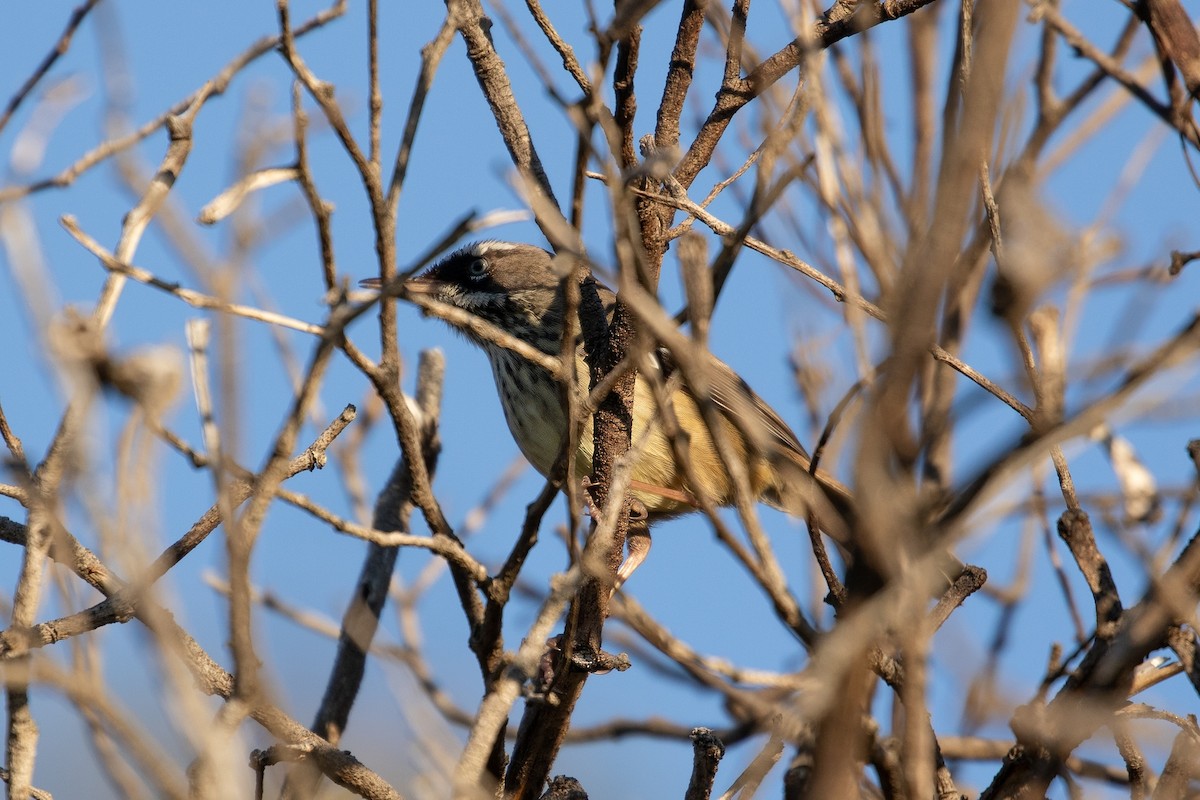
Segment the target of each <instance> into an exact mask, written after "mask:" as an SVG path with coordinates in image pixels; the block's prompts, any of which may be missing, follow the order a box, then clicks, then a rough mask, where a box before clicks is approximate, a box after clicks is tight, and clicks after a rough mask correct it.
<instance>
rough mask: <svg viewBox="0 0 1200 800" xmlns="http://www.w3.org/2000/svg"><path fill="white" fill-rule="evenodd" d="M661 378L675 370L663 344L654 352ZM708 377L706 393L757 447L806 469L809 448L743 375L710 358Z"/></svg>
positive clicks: (669, 353) (674, 362)
mask: <svg viewBox="0 0 1200 800" xmlns="http://www.w3.org/2000/svg"><path fill="white" fill-rule="evenodd" d="M655 356H656V357H657V360H658V364H659V367H660V369H661V370H662V372H663V377H664V379H665V378H669V377H670V376H671V374H672V373H674V372H675V371H676V370H677V369H678V364H677V362H676V361H675V358H674V356H672V355H671V352H670V351H669V350H667V349H666V348H665V347H659V348H657V350H656V351H655ZM706 373H707V377H708V396H709V398H710V399H711V400H712V402H713V403H715V404H716V405H717V407H718V408H720V409H721V411H722V413H724V414H726V415H727V416H728V417H729V418H730V419H731V420H733V421H734V422H735V424H737V425H738V428H739V429H741V430H743V431H744V432H745V433H746V434H748V435H749V436H750V437H751V438H752V439H753V440H754V444H755V445H756V446H757V448H758V449H759V450H760V451H762V452H763V453H765V454H769V453H770V452H771V451H783V452H784V453H787V454H788V455H790V456H792V457H794V458H796V459H797V460H798V461H799V462H800V463H801V464H802V465H803V467H804V468H805V469H807V468H808V463H809V457H808V451H806V450H805V449H804V445H802V444H800V440H799V439H797V438H796V434H794V433H792V429H791V428H789V427H788V425H787V423H786V422H784V421H783V420H782V419H781V418H780V417H779V415H778V414H777V413H775V409H773V408H771V407H770V406H769V405H767V403H766V401H765V400H763V399H762V398H761V397H759V396H758V395H757V394H755V392H754V390H753V389H751V388H750V386H749V384H747V383H746V382H745V381H744V380H742V378H741V377H740V376H739V375H738V374H737V373H736V372H734V371H733V370H732V369H731V368H730V367H729V365H728V364H726V363H724V362H723V361H720V360H718V359H717V358H715V357H712V358H710V359H709V361H708V369H707V370H706ZM684 388H685V389H686V390H687V391H688V392H689V393H690V394H691V395H692V396H693V397H695V396H696V392H695V390H694V389H693V388H692V387H691V386H690V385H688V384H687V383H686V382H685V383H684Z"/></svg>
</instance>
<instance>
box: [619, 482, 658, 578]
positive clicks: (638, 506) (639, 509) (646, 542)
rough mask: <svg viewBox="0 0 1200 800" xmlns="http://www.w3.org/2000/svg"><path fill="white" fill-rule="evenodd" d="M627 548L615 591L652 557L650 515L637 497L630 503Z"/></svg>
mask: <svg viewBox="0 0 1200 800" xmlns="http://www.w3.org/2000/svg"><path fill="white" fill-rule="evenodd" d="M625 547H626V550H627V551H628V553H629V555H627V556H625V560H624V561H622V562H621V568H620V569H618V570H617V582H616V584H614V586H613V591H616V590H617V589H620V588H621V585H622V584H623V583H625V581H627V580H629V576H630V575H632V574H633V571H634V570H635V569H637V568H638V567H640V566H641V565H642V562H643V561H645V560H646V556H648V555H650V513H649V512H648V511H647V510H646V506H645V504H644V503H643V502H642V501H641V500H638V499H637V498H636V497H635V498H633V499H631V500H630V501H629V530H628V532H627V533H626V534H625Z"/></svg>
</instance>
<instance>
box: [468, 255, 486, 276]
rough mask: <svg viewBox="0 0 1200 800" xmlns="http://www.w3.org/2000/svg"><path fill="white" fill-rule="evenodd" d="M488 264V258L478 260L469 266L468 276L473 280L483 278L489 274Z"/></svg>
mask: <svg viewBox="0 0 1200 800" xmlns="http://www.w3.org/2000/svg"><path fill="white" fill-rule="evenodd" d="M487 271H488V262H487V259H486V258H477V259H475V260H474V261H472V262H471V263H470V264H468V265H467V274H469V275H470V276H471V277H472V278H482V277H483V276H484V275H486V274H487Z"/></svg>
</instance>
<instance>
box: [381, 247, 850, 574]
mask: <svg viewBox="0 0 1200 800" xmlns="http://www.w3.org/2000/svg"><path fill="white" fill-rule="evenodd" d="M364 285H368V286H378V282H377V281H364ZM406 287H407V288H408V290H409V291H410V293H417V294H422V295H426V296H428V297H431V298H434V299H436V300H438V301H440V302H442V303H446V304H449V305H452V306H457V307H458V308H461V309H463V310H465V311H468V312H469V313H470V314H471V315H473V316H476V317H479V318H481V319H483V320H486V321H488V322H491V323H493V324H494V325H496V326H497V327H498V328H500V329H502V330H504V331H505V332H507V333H508V334H510V335H512V336H514V337H516V338H518V339H520V340H522V341H523V342H525V343H527V344H529V345H531V346H532V347H534V348H536V349H538V350H540V351H541V352H543V353H546V354H547V355H558V354H559V353H560V351H561V347H562V330H563V294H562V277H561V274H560V273H559V272H558V271H556V269H555V266H554V263H553V256H552V255H551V254H550V253H548V252H546V251H545V250H542V249H541V248H538V247H534V246H532V245H526V244H511V243H508V242H494V241H488V242H477V243H475V244H471V245H468V246H467V247H464V248H462V249H460V250H458V251H456V252H454V253H452V254H451V255H449V256H447V257H446V258H444V259H443V260H442V261H440V262H438V263H437V264H436V265H434V266H433V267H431V268H430V269H429V270H428V271H426V272H425V273H424V274H423V275H421V276H420V277H418V278H414V279H412V280H410V281H409V282H408V283H407V285H406ZM599 291H600V296H601V300H602V301H603V302H604V303H605V305H606V307H608V308H609V309H610V312H611V306H612V304H613V302H614V300H615V296H614V295H613V293H612V292H611V291H609V290H608V289H606V288H604V287H599ZM458 327H459V329H460V330H462V331H463V332H464V333H465V334H466V335H467V336H468V337H469V338H471V339H472V341H474V342H475V343H476V344H478V345H479V346H480V347H481V348H482V349H483V351H484V352H485V353H486V354H487V356H488V360H489V362H490V363H491V366H492V373H493V375H494V377H495V380H496V388H497V391H498V393H499V396H500V402H501V405H502V406H503V408H504V416H505V419H506V420H507V421H508V427H509V430H510V431H511V432H512V435H513V438H514V439H515V440H516V442H517V445H518V447H520V449H521V452H522V453H524V454H525V457H526V458H527V459H529V461H530V463H532V464H533V466H534V467H535V468H536V469H537V470H538V471H539V472H541V473H542V474H543V475H545V474H548V473H549V472H550V470H551V468H552V467H553V465H554V462H555V460H556V459H557V457H558V456H559V454H560V452H561V450H562V447H563V441H564V438H565V437H566V433H567V418H566V411H565V408H564V406H563V403H562V400H561V393H560V388H559V386H558V385H557V383H556V381H555V379H554V378H553V376H552V375H551V374H550V373H549V372H547V371H546V370H545V369H543V368H542V367H540V366H537V365H535V364H532V363H531V362H530V361H529V360H528V359H526V358H524V357H523V356H521V355H519V354H517V353H515V352H513V351H512V350H511V349H508V348H505V347H502V346H500V345H499V344H497V343H496V342H494V341H492V340H491V339H488V338H486V337H485V336H483V335H481V334H480V333H478V332H476V331H472V330H471V329H470V328H469V327H463V326H458ZM577 353H578V354H577V358H576V369H577V375H578V379H579V382H580V384H581V385H582V386H584V387H586V386H587V382H588V381H587V377H588V368H587V365H586V363H585V362H584V360H583V347H582V345H580V347H579V349H578V351H577ZM707 359H708V361H707V363H706V364H705V372H706V379H707V380H706V382H707V384H708V386H707V387H706V393H707V399H708V400H710V401H711V402H712V404H713V407H714V408H716V409H717V410H718V411H719V420H720V424H721V426H722V428H723V430H724V437H725V439H726V440H727V441H728V442H729V443H730V444H731V446H732V448H733V450H734V452H735V453H736V456H737V458H738V459H739V460H740V461H741V463H742V464H743V465H745V467H746V470H747V475H748V477H749V482H750V487H751V491H752V492H753V494H754V496H755V497H756V498H757V499H759V500H761V501H763V502H765V503H767V504H768V505H771V506H773V507H775V508H779V509H781V510H784V511H786V512H788V513H790V514H793V515H796V516H801V517H803V516H807V515H810V514H811V515H813V516H814V517H815V518H816V519H817V520H818V521H819V522H820V524H821V527H822V528H823V529H825V530H826V532H828V533H830V534H831V535H832V536H833V537H834V538H835V539H837V540H838V541H840V542H842V543H846V542H847V540H848V539H847V537H848V533H847V530H846V528H847V519H848V516H849V509H850V496H849V492H848V491H847V490H846V489H845V487H843V486H842V485H841V484H839V483H837V481H835V480H833V479H832V478H831V477H829V476H828V475H825V474H823V473H818V474H817V476H816V477H815V478H814V477H813V476H810V475H809V472H808V469H809V464H810V459H809V456H808V453H807V452H806V451H805V449H804V447H803V446H802V445H801V444H800V442H799V441H798V440H797V439H796V436H795V435H794V434H793V433H792V431H791V430H790V429H789V428H788V426H787V424H786V423H784V422H783V420H782V419H780V417H779V415H778V414H776V413H775V411H774V410H772V409H771V407H770V406H768V405H767V404H766V402H764V401H763V400H762V398H760V397H759V396H758V395H757V394H755V393H754V392H753V390H751V389H750V387H749V386H747V385H746V383H745V381H743V380H742V379H741V378H740V377H738V375H737V374H736V373H735V372H734V371H733V370H732V369H730V368H729V367H728V366H727V365H726V364H724V363H723V362H722V361H720V360H718V359H717V358H715V357H713V356H711V355H710V356H707ZM649 371H657V372H658V373H659V377H660V378H661V379H662V380H663V381H669V383H667V384H666V385H669V386H672V387H674V390H673V392H672V395H671V405H672V407H673V412H674V415H675V417H676V419H677V420H678V423H679V426H680V429H681V430H683V431H685V432H687V434H688V439H687V445H686V446H687V454H688V460H689V461H690V463H691V466H692V471H693V473H694V474H695V476H696V477H697V478H698V482H699V484H700V485H699V486H694V485H692V484H691V482H690V481H689V480H688V478H687V476H686V474H685V471H684V470H683V469H681V468H680V466H679V464H678V463H677V461H676V459H675V455H674V452H675V451H674V450H673V448H672V446H671V442H670V440H669V437H668V436H667V435H666V433H665V432H664V430H663V426H662V424H661V415H660V414H659V413H658V408H657V404H656V402H655V399H654V392H653V391H652V387H651V383H650V381H649V380H647V377H646V375H647V373H648V372H649ZM677 372H678V371H677V368H676V365H675V364H674V362H673V359H672V358H671V356H670V353H668V352H667V351H665V350H662V349H660V350H658V351H657V352H656V353H654V354H652V355H650V356H649V357H647V358H646V359H643V363H641V364H639V374H638V379H637V383H636V388H635V396H634V423H633V446H634V448H636V449H637V452H638V455H637V457H636V460H635V462H634V467H633V474H632V477H633V481H634V483H633V488H632V493H633V495H634V497H635V498H636V499H637V500H639V501H640V502H641V503H642V505H644V506H645V509H646V511H647V512H648V515H649V521H650V522H653V521H654V520H655V519H661V518H665V517H670V516H674V515H678V514H682V513H687V512H689V511H694V510H696V508H697V506H696V504H695V503H694V502H691V501H690V500H689V498H692V497H695V496H696V495H697V494H699V493H700V492H703V494H704V495H706V496H707V497H709V498H710V499H711V500H712V501H713V502H714V503H716V504H717V505H732V504H733V503H734V502H735V501H736V492H735V489H734V484H733V480H732V479H731V478H730V476H729V472H728V470H727V469H726V468H725V466H724V462H723V461H722V459H721V457H720V455H719V452H718V449H717V446H716V445H715V444H714V441H713V437H712V435H711V432H710V430H709V427H708V425H707V424H706V423H705V420H704V417H703V414H702V413H701V410H700V406H699V404H698V402H697V398H696V396H695V394H694V393H693V390H692V388H691V387H690V386H689V385H688V383H687V382H686V381H682V380H680V378H681V377H682V376H681V375H680V376H679V377H674V376H676V373H677ZM591 469H592V430H591V419H590V418H589V419H588V420H587V421H586V424H585V426H584V430H583V432H582V434H581V435H580V437H579V450H578V454H577V458H576V470H577V472H578V474H579V476H580V477H582V476H586V475H588V474H590V473H591ZM641 558H644V553H642V554H640V557H639V554H637V553H634V552H633V551H632V549H631V557H630V561H631V562H634V563H632V564H631V563H629V562H627V564H626V565H625V567H623V568H622V577H627V575H628V573H629V572H632V568H633V567H636V566H637V563H640V560H641Z"/></svg>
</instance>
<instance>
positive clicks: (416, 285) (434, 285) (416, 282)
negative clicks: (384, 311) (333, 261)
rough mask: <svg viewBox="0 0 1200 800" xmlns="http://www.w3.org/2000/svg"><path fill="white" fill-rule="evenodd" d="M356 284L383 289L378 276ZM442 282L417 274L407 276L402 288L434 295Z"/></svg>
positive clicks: (430, 295)
mask: <svg viewBox="0 0 1200 800" xmlns="http://www.w3.org/2000/svg"><path fill="white" fill-rule="evenodd" d="M358 285H359V286H361V287H362V288H364V289H374V290H376V291H380V290H382V289H383V281H381V280H380V279H379V278H365V279H363V280H361V281H359V282H358ZM442 285H443V282H442V281H440V280H438V279H437V278H430V277H426V276H425V275H418V276H417V277H415V278H409V279H408V280H407V281H405V282H404V288H405V290H406V291H407V293H408V294H410V295H422V296H425V297H435V296H437V293H438V292H439V291H440V290H441V288H442Z"/></svg>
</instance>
